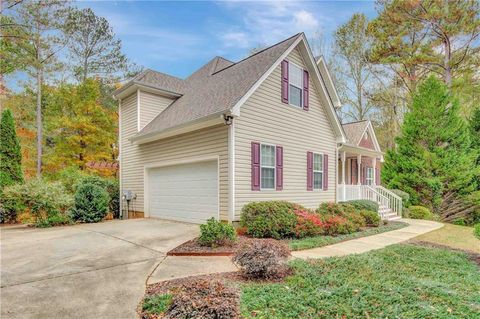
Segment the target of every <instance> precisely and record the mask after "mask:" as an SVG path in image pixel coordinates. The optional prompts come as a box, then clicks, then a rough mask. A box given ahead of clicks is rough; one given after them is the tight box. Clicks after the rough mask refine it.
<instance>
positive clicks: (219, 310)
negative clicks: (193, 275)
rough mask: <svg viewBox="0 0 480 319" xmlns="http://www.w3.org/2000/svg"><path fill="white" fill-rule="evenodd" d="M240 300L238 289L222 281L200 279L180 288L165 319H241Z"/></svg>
mask: <svg viewBox="0 0 480 319" xmlns="http://www.w3.org/2000/svg"><path fill="white" fill-rule="evenodd" d="M239 305H240V298H239V293H238V291H237V290H236V289H234V288H232V287H229V286H226V285H225V284H223V283H222V282H220V281H218V280H217V281H210V280H205V279H200V280H196V281H192V282H189V283H187V284H184V285H182V286H180V288H179V289H178V291H177V292H175V293H174V296H173V300H172V304H171V305H170V307H169V308H168V310H167V312H166V313H165V318H172V319H177V318H178V319H180V318H181V319H184V318H192V319H193V318H195V319H203V318H207V319H209V318H211V319H223V318H224V319H227V318H228V319H230V318H239Z"/></svg>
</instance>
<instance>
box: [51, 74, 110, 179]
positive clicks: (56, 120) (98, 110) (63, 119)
mask: <svg viewBox="0 0 480 319" xmlns="http://www.w3.org/2000/svg"><path fill="white" fill-rule="evenodd" d="M100 95H101V84H100V83H99V82H98V81H97V80H94V79H87V80H86V81H85V82H83V83H81V84H79V85H73V84H63V85H61V86H60V87H58V88H52V89H51V90H50V91H49V94H48V97H47V98H46V103H47V104H48V109H49V113H48V114H47V117H48V118H49V119H50V120H49V123H50V124H49V126H48V128H47V129H48V133H49V136H50V143H49V144H50V145H49V150H50V151H49V152H48V154H46V158H45V166H46V169H47V170H48V171H57V170H59V169H62V168H65V167H68V166H77V167H79V168H80V169H82V170H83V169H85V167H86V163H87V162H89V161H100V160H112V157H113V156H114V155H113V154H112V148H113V146H114V145H115V142H116V137H117V134H116V132H117V127H116V123H117V114H116V113H115V111H113V110H109V109H107V108H105V107H103V106H102V105H101V104H100V103H99V100H100Z"/></svg>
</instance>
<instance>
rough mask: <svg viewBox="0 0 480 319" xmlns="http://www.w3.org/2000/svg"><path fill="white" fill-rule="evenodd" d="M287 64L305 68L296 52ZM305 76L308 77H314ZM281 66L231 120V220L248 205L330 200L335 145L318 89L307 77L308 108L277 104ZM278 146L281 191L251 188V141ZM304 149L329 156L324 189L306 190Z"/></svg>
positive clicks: (310, 204) (312, 204) (313, 204)
mask: <svg viewBox="0 0 480 319" xmlns="http://www.w3.org/2000/svg"><path fill="white" fill-rule="evenodd" d="M287 60H289V61H291V62H294V63H295V64H297V65H299V66H302V67H303V68H305V64H304V62H303V60H302V57H301V55H300V53H299V51H298V50H297V49H295V50H294V51H292V52H291V53H290V54H289V56H288V57H287ZM312 73H313V72H310V78H312V76H315V75H314V74H312ZM280 74H281V66H280V64H279V65H278V67H277V68H276V69H275V70H274V71H273V72H272V74H271V75H270V76H269V77H268V78H267V79H266V80H265V81H264V82H263V83H262V84H261V85H260V86H259V88H258V89H257V90H256V91H255V92H254V93H253V94H252V96H251V97H250V98H249V99H248V100H247V101H246V102H245V104H244V105H243V106H242V107H241V110H240V117H238V118H237V119H235V217H236V219H238V218H239V214H240V211H241V208H242V207H243V205H245V204H246V203H248V202H251V201H264V200H288V201H292V202H297V203H299V204H302V205H305V206H306V207H311V208H314V207H317V206H318V205H319V204H320V203H321V202H325V201H335V196H336V194H335V193H336V164H337V160H336V158H335V155H336V142H335V136H334V131H333V128H332V126H331V124H330V121H329V120H328V118H327V115H326V112H325V110H324V106H322V105H321V104H320V96H319V94H320V93H319V91H318V89H317V88H316V87H315V86H314V85H313V82H312V80H311V79H310V86H309V87H310V110H309V111H304V110H303V109H300V108H296V107H294V106H291V105H288V104H285V103H282V101H281V87H280V84H281V80H280ZM252 141H255V142H260V143H266V144H274V145H280V146H283V160H284V162H283V174H284V176H283V190H282V191H275V190H261V191H252V190H251V159H250V157H251V142H252ZM307 151H312V152H316V153H323V154H328V157H329V165H328V167H329V172H328V190H327V191H323V190H314V191H307Z"/></svg>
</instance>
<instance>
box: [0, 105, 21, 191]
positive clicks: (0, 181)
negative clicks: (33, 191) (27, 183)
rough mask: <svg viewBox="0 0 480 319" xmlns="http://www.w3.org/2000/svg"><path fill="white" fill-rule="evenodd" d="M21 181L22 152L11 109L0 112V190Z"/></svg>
mask: <svg viewBox="0 0 480 319" xmlns="http://www.w3.org/2000/svg"><path fill="white" fill-rule="evenodd" d="M22 182H23V172H22V153H21V149H20V142H19V140H18V137H17V133H16V131H15V122H14V120H13V114H12V111H10V110H9V109H6V110H4V111H3V112H2V119H1V122H0V192H1V191H2V189H3V187H5V186H7V185H12V184H14V183H22Z"/></svg>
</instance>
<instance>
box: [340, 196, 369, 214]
mask: <svg viewBox="0 0 480 319" xmlns="http://www.w3.org/2000/svg"><path fill="white" fill-rule="evenodd" d="M341 204H348V205H351V206H353V207H355V208H356V209H358V210H369V211H372V212H375V213H377V212H378V203H377V202H374V201H371V200H368V199H359V200H349V201H346V202H342V203H341Z"/></svg>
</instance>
